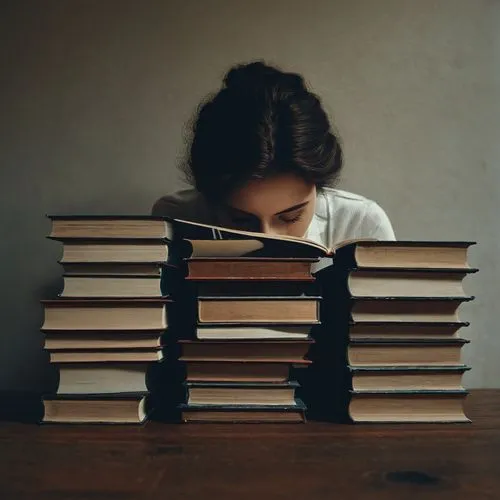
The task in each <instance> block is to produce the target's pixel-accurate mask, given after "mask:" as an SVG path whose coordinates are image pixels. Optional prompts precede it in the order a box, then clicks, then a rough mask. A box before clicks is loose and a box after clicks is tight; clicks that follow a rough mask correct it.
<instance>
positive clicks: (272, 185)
mask: <svg viewBox="0 0 500 500" xmlns="http://www.w3.org/2000/svg"><path fill="white" fill-rule="evenodd" d="M315 195H316V188H315V185H314V184H309V183H307V182H306V181H304V180H303V179H302V178H300V177H298V176H296V175H294V174H277V175H274V176H271V177H266V178H264V179H256V180H251V181H249V182H248V183H247V184H245V185H244V186H243V187H241V188H239V189H237V190H235V191H234V192H233V193H231V195H230V197H229V199H228V200H227V201H228V204H229V205H230V206H231V207H233V208H236V209H237V210H240V211H243V212H247V213H249V214H254V215H257V216H270V215H275V214H277V213H280V212H282V211H284V210H287V209H289V208H290V207H293V206H295V205H299V204H301V203H304V202H306V201H309V200H310V199H312V198H314V197H315Z"/></svg>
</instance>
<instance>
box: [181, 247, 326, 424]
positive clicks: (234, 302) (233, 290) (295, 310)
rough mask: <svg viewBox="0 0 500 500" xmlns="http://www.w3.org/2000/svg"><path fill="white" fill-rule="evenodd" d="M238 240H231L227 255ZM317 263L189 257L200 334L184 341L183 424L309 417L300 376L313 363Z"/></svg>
mask: <svg viewBox="0 0 500 500" xmlns="http://www.w3.org/2000/svg"><path fill="white" fill-rule="evenodd" d="M210 243H211V242H210V241H207V242H205V245H206V248H209V247H210V246H211V245H210ZM213 243H215V245H216V246H217V245H218V246H219V247H220V242H219V241H215V242H213ZM234 243H235V242H234V241H233V242H229V241H226V242H225V248H226V252H225V253H229V252H230V250H229V247H230V246H231V245H232V244H234ZM236 243H237V244H238V242H237V241H236ZM207 253H210V252H207ZM198 254H199V252H198ZM316 261H317V259H315V258H277V257H235V256H233V257H192V258H189V259H187V261H186V263H187V271H188V274H187V277H186V281H187V282H189V283H191V284H192V285H193V287H192V290H193V293H194V296H195V308H194V314H195V319H196V323H195V335H194V338H193V339H181V340H180V341H179V343H180V348H181V357H180V361H181V362H182V363H184V365H185V373H186V380H185V382H184V385H185V391H186V401H185V403H184V404H181V405H180V409H181V412H182V420H183V421H184V422H303V421H304V420H305V414H304V410H305V407H304V404H303V403H302V401H301V400H300V399H299V398H298V397H296V396H297V395H296V389H297V388H298V387H299V384H298V382H297V381H296V380H295V377H294V375H293V374H294V369H300V367H307V365H308V364H309V363H310V361H309V360H307V359H305V358H306V355H307V353H308V350H309V346H310V344H311V343H312V340H311V338H310V336H309V333H310V330H311V328H312V327H313V325H316V324H318V323H319V297H318V296H316V295H314V293H313V292H314V286H312V287H311V285H313V284H314V278H313V277H312V274H311V266H312V265H313V264H314V263H315V262H316Z"/></svg>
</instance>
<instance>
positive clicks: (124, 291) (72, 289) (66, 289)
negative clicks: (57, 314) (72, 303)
mask: <svg viewBox="0 0 500 500" xmlns="http://www.w3.org/2000/svg"><path fill="white" fill-rule="evenodd" d="M161 296H162V291H161V278H160V276H115V275H111V276H85V275H83V276H77V275H72V276H64V285H63V290H62V292H61V294H60V297H69V298H85V297H88V298H94V297H96V298H119V297H122V298H125V297H131V298H137V297H161Z"/></svg>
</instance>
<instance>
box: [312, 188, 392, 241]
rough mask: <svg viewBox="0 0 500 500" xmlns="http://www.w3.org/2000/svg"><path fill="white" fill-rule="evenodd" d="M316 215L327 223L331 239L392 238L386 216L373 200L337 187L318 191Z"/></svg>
mask: <svg viewBox="0 0 500 500" xmlns="http://www.w3.org/2000/svg"><path fill="white" fill-rule="evenodd" d="M316 215H317V216H318V217H319V218H322V219H324V220H325V221H327V222H328V224H329V225H330V227H331V231H334V232H335V233H340V234H338V235H336V237H335V239H338V238H339V237H341V238H342V239H349V238H378V239H386V240H392V239H395V236H394V230H393V228H392V225H391V222H390V220H389V217H388V216H387V214H386V212H385V211H384V209H383V208H382V207H381V206H380V205H379V204H378V203H377V202H375V201H374V200H371V199H369V198H366V197H365V196H361V195H359V194H355V193H351V192H349V191H343V190H341V189H334V188H324V189H322V190H321V192H320V194H319V196H318V201H317V208H316Z"/></svg>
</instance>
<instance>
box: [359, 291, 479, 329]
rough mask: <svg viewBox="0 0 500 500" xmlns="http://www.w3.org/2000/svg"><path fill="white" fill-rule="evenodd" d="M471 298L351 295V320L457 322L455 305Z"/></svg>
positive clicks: (457, 305)
mask: <svg viewBox="0 0 500 500" xmlns="http://www.w3.org/2000/svg"><path fill="white" fill-rule="evenodd" d="M473 298H474V297H353V298H352V309H351V320H352V321H353V322H354V323H361V322H365V321H366V322H374V321H378V322H405V323H408V322H415V323H418V322H426V323H428V322H435V323H456V322H459V321H460V319H459V317H458V308H459V307H460V305H461V304H462V303H463V302H468V301H470V300H472V299H473Z"/></svg>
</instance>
